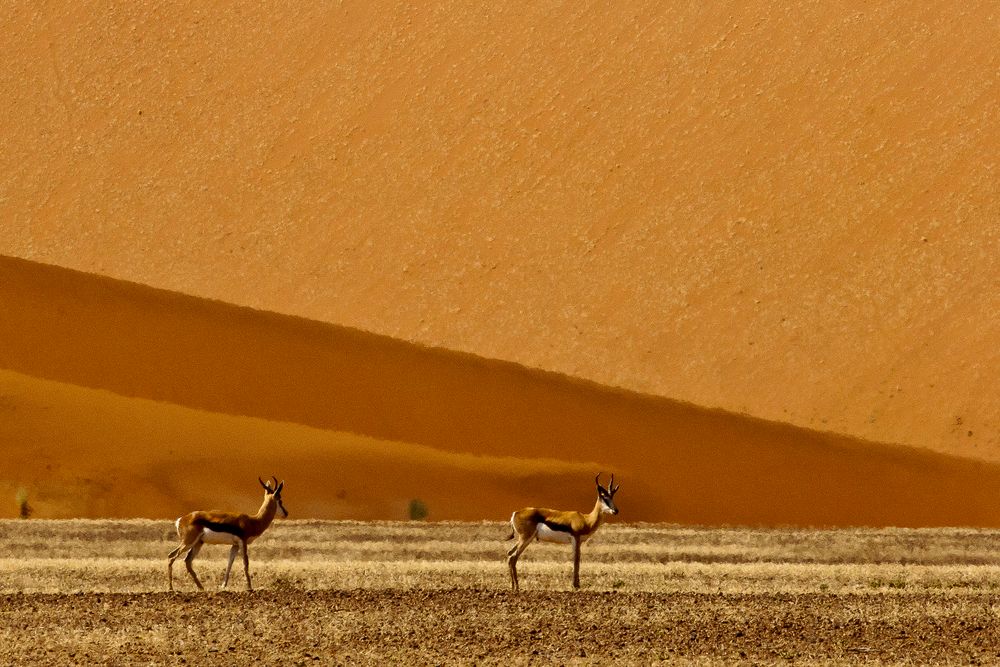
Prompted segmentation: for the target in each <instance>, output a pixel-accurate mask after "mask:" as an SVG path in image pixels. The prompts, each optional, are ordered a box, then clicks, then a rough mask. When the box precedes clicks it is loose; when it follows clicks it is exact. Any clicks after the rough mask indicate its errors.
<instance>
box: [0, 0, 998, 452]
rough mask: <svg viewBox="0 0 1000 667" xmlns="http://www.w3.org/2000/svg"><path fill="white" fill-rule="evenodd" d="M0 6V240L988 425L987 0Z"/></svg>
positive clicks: (900, 422)
mask: <svg viewBox="0 0 1000 667" xmlns="http://www.w3.org/2000/svg"><path fill="white" fill-rule="evenodd" d="M0 21H2V23H3V25H4V27H5V31H4V33H5V36H4V39H3V40H0V60H2V62H3V63H4V67H3V68H2V70H3V71H2V72H0V137H2V139H0V148H2V149H0V174H3V176H2V177H0V225H2V226H3V228H2V233H0V254H6V255H14V256H19V257H23V258H28V259H34V260H38V261H43V262H46V263H51V264H56V265H62V266H67V267H71V268H77V269H81V270H84V271H88V272H96V273H102V274H106V275H110V276H114V277H118V278H124V279H128V280H132V281H136V282H140V283H144V284H150V285H154V286H157V287H162V288H166V289H170V290H175V291H180V292H184V293H190V294H195V295H200V296H204V297H210V298H214V299H220V300H223V301H227V302H231V303H236V304H241V305H247V306H251V307H255V308H259V309H264V310H270V311H276V312H283V313H287V314H292V315H299V316H303V317H307V318H310V319H314V320H320V321H326V322H331V323H336V324H341V325H347V326H352V327H357V328H360V329H364V330H368V331H373V332H377V333H382V334H386V335H390V336H393V337H396V338H400V339H404V340H411V341H416V342H420V343H424V344H428V345H434V346H440V347H445V348H448V349H455V350H463V351H467V352H471V353H475V354H478V355H481V356H484V357H489V358H500V359H507V360H511V361H516V362H519V363H522V364H525V365H527V366H530V367H538V368H544V369H548V370H552V371H558V372H562V373H566V374H570V375H574V376H578V377H583V378H588V379H591V380H593V381H596V382H599V383H602V384H609V385H617V386H622V387H626V388H630V389H634V390H638V391H642V392H647V393H651V394H656V395H660V396H665V397H668V398H676V399H681V400H684V401H686V402H690V403H694V404H698V405H704V406H715V407H722V408H725V409H728V410H730V411H736V412H746V413H749V414H753V415H755V416H758V417H762V418H767V419H771V420H778V421H785V422H789V423H794V424H798V425H801V426H810V427H813V428H817V429H821V430H833V431H837V432H841V433H848V434H852V435H855V436H859V437H863V438H867V439H874V440H879V441H886V442H897V443H903V444H910V445H919V446H923V447H928V448H932V449H935V450H937V451H940V452H944V453H954V454H964V455H967V456H973V457H979V458H987V459H990V460H993V461H998V460H1000V373H998V372H997V368H998V367H1000V289H998V288H997V286H998V285H1000V253H998V252H997V248H998V247H1000V223H998V221H1000V178H998V173H997V155H1000V114H998V113H997V100H998V99H1000V80H998V78H997V72H1000V49H997V47H996V45H997V44H998V43H1000V21H998V18H997V12H996V4H995V2H993V1H992V0H969V1H967V2H962V3H955V2H951V1H947V0H927V1H926V2H921V3H917V4H914V3H900V2H892V3H890V2H883V1H876V2H868V3H857V2H852V1H850V0H832V1H830V2H822V3H814V2H813V3H808V2H794V1H793V2H790V3H783V4H781V5H780V6H775V4H774V3H773V2H765V1H763V0H742V1H739V2H733V3H725V4H720V3H705V2H660V1H655V2H654V1H652V0H626V1H624V2H615V3H609V4H608V5H607V6H605V7H597V6H593V5H587V4H580V3H565V4H551V3H531V2H527V3H485V4H480V5H479V6H476V7H470V5H469V4H468V3H458V2H449V1H447V0H446V1H444V2H438V3H433V4H432V5H429V6H427V7H422V8H421V7H413V6H411V5H410V4H408V3H398V4H390V3H378V4H377V5H376V4H372V3H366V2H355V1H348V2H343V3H318V4H313V3H277V4H274V3H266V4H261V5H250V6H248V5H245V4H237V3H228V2H221V3H213V4H212V6H211V7H210V8H206V7H205V6H204V5H203V4H201V3H176V4H174V5H173V6H170V7H169V8H167V7H161V6H156V5H154V4H152V3H148V2H145V1H143V0H139V1H137V2H132V3H126V4H125V5H122V6H115V7H110V6H109V7H105V8H100V7H80V6H78V4H77V3H71V2H61V3H60V2H54V3H29V4H21V3H7V4H5V5H4V6H3V7H0Z"/></svg>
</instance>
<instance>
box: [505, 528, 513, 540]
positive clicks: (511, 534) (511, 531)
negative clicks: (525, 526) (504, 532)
mask: <svg viewBox="0 0 1000 667" xmlns="http://www.w3.org/2000/svg"><path fill="white" fill-rule="evenodd" d="M507 539H508V540H512V539H514V529H513V528H511V529H510V535H508V536H507Z"/></svg>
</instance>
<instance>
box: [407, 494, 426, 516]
mask: <svg viewBox="0 0 1000 667" xmlns="http://www.w3.org/2000/svg"><path fill="white" fill-rule="evenodd" d="M427 514H428V512H427V505H426V504H424V501H422V500H420V499H419V498H414V499H413V500H411V501H410V520H411V521H420V520H422V519H426V518H427Z"/></svg>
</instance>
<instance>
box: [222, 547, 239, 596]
mask: <svg viewBox="0 0 1000 667" xmlns="http://www.w3.org/2000/svg"><path fill="white" fill-rule="evenodd" d="M239 550H240V545H239V544H237V543H236V542H233V546H232V547H231V548H230V549H229V563H228V564H227V565H226V576H225V577H223V579H222V587H223V588H225V587H226V586H228V585H229V573H230V571H232V569H233V561H235V560H236V554H237V553H238V552H239Z"/></svg>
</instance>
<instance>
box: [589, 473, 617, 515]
mask: <svg viewBox="0 0 1000 667" xmlns="http://www.w3.org/2000/svg"><path fill="white" fill-rule="evenodd" d="M602 474H604V473H600V472H599V473H597V477H595V478H594V483H595V484H597V498H598V500H600V501H601V511H602V512H607V513H608V514H618V506H617V505H615V494H616V493H618V487H617V486H615V474H614V473H611V482H610V483H609V484H608V488H606V489H605V488H604V487H603V486H601V475H602ZM619 486H620V485H619Z"/></svg>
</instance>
